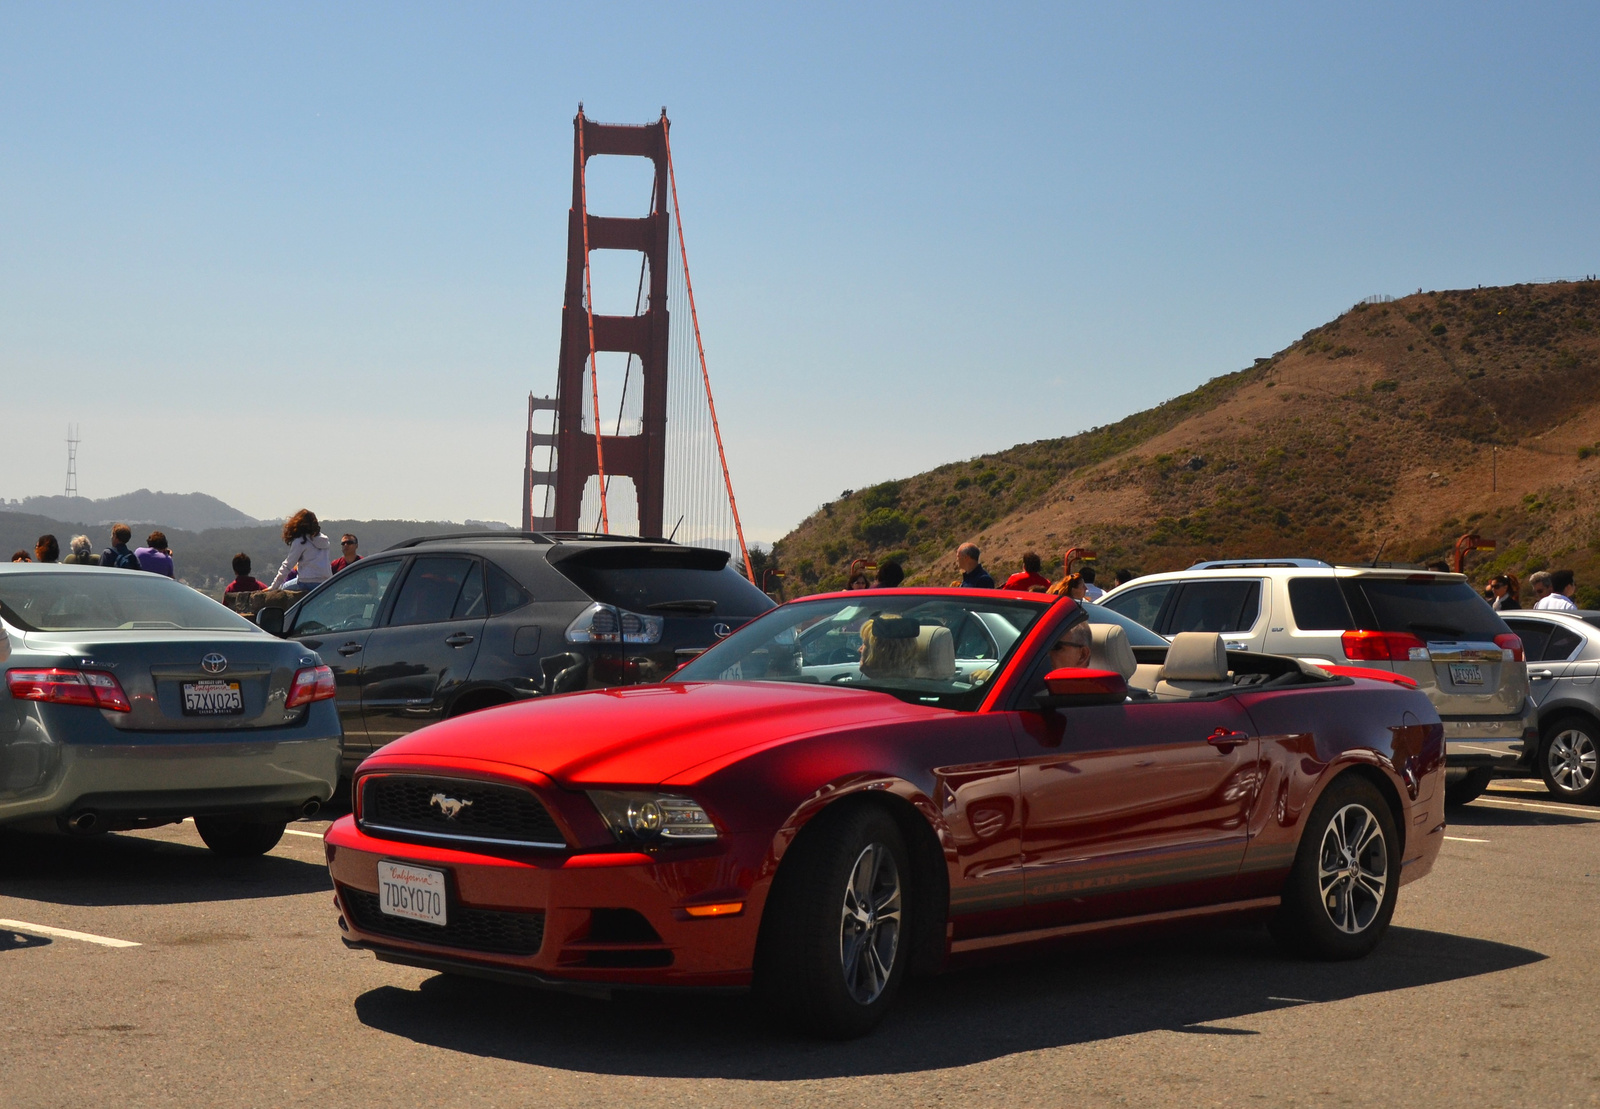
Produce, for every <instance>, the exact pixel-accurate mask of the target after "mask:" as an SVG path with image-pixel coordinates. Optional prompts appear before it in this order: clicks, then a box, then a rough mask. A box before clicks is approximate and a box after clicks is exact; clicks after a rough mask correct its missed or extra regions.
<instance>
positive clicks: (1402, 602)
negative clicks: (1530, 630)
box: [1356, 577, 1506, 640]
mask: <svg viewBox="0 0 1600 1109" xmlns="http://www.w3.org/2000/svg"><path fill="white" fill-rule="evenodd" d="M1356 584H1357V586H1358V587H1359V589H1360V590H1361V593H1362V594H1363V595H1364V596H1365V597H1366V599H1367V601H1368V603H1370V604H1371V605H1372V614H1373V618H1374V619H1375V621H1376V623H1377V627H1376V628H1375V629H1374V630H1376V631H1397V632H1411V633H1412V634H1414V635H1416V636H1418V637H1419V638H1421V639H1423V640H1440V639H1493V638H1494V637H1495V636H1497V635H1500V634H1502V633H1503V632H1505V631H1506V625H1505V622H1504V621H1503V620H1501V619H1500V617H1498V616H1496V615H1495V613H1494V610H1493V609H1491V608H1490V607H1489V605H1488V604H1487V603H1486V602H1485V601H1484V599H1483V598H1482V597H1480V596H1478V594H1477V592H1476V591H1475V590H1474V589H1473V588H1472V587H1471V586H1470V585H1468V584H1467V583H1466V582H1464V581H1448V580H1445V579H1439V578H1420V577H1419V578H1411V579H1407V578H1358V579H1356Z"/></svg>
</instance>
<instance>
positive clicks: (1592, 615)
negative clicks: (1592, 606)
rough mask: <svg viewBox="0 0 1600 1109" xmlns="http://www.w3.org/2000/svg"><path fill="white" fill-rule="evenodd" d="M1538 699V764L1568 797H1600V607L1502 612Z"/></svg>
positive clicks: (1553, 788) (1590, 800)
mask: <svg viewBox="0 0 1600 1109" xmlns="http://www.w3.org/2000/svg"><path fill="white" fill-rule="evenodd" d="M1500 616H1501V617H1502V618H1503V619H1504V620H1505V622H1506V624H1507V626H1509V627H1510V628H1511V630H1512V631H1514V632H1516V633H1517V635H1518V636H1519V637H1520V638H1521V639H1522V647H1523V650H1524V651H1525V652H1526V653H1527V657H1528V678H1529V679H1530V680H1531V681H1532V683H1533V697H1534V700H1535V701H1537V702H1538V704H1539V747H1538V753H1537V754H1536V756H1535V758H1534V768H1535V769H1536V770H1538V772H1539V776H1540V777H1541V778H1543V779H1544V784H1545V785H1546V786H1547V787H1548V788H1549V790H1550V792H1551V793H1553V794H1555V795H1556V796H1557V797H1560V798H1561V799H1562V800H1564V801H1575V802H1578V803H1580V804H1585V805H1592V804H1596V803H1600V612H1546V611H1545V610H1543V609H1524V610H1521V611H1511V612H1502V613H1501V614H1500Z"/></svg>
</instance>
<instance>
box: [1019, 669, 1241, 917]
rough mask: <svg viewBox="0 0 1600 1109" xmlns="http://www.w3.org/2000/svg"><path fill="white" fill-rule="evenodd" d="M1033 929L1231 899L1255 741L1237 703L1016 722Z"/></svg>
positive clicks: (1142, 704) (1123, 708)
mask: <svg viewBox="0 0 1600 1109" xmlns="http://www.w3.org/2000/svg"><path fill="white" fill-rule="evenodd" d="M1013 720H1014V724H1015V728H1016V733H1017V742H1018V745H1019V754H1020V756H1021V779H1022V780H1021V787H1022V797H1023V810H1024V811H1023V832H1022V834H1023V875H1024V889H1025V891H1026V897H1027V902H1028V906H1029V915H1030V916H1031V917H1032V919H1033V921H1034V926H1035V927H1048V926H1052V925H1059V924H1074V923H1079V922H1082V921H1090V920H1104V919H1109V918H1113V917H1120V916H1132V915H1137V914H1140V913H1151V912H1162V911H1166V910H1171V909H1182V908H1187V907H1190V906H1195V905H1204V904H1210V903H1215V902H1221V901H1227V900H1230V899H1231V898H1232V897H1233V896H1234V891H1235V889H1236V886H1237V879H1238V873H1239V865H1240V862H1241V860H1242V859H1243V857H1244V850H1245V844H1246V841H1247V833H1248V827H1249V825H1248V817H1249V813H1250V809H1251V805H1252V803H1253V802H1254V799H1255V796H1256V789H1257V784H1258V780H1259V769H1258V766H1257V759H1258V757H1259V753H1260V751H1259V749H1260V742H1259V739H1258V738H1257V736H1256V734H1255V727H1254V725H1253V724H1252V723H1251V721H1250V718H1249V715H1248V714H1247V713H1246V712H1245V711H1244V708H1243V706H1241V705H1240V704H1239V702H1238V701H1237V700H1236V699H1234V698H1233V697H1224V698H1220V699H1200V700H1181V701H1154V700H1150V701H1138V700H1136V701H1131V702H1128V703H1126V704H1120V705H1104V706H1093V707H1074V708H1066V709H1056V710H1037V711H1027V710H1025V711H1021V712H1017V713H1014V714H1013Z"/></svg>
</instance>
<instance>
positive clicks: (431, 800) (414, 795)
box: [361, 774, 567, 848]
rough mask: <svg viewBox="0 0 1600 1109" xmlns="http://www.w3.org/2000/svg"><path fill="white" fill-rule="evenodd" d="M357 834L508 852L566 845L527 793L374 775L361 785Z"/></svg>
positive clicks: (477, 784)
mask: <svg viewBox="0 0 1600 1109" xmlns="http://www.w3.org/2000/svg"><path fill="white" fill-rule="evenodd" d="M361 829H362V831H364V832H366V833H367V834H369V835H375V836H379V837H383V836H385V835H388V836H404V837H411V836H416V837H419V838H421V839H425V840H475V841H477V842H480V843H486V844H497V845H501V846H507V847H546V848H563V847H565V846H566V845H567V844H566V839H565V837H563V836H562V834H561V830H560V829H559V828H557V827H556V822H555V821H554V820H552V819H551V818H550V813H549V811H548V810H547V809H546V808H545V807H544V805H543V804H541V803H540V801H539V799H538V798H537V797H535V796H534V795H533V792H532V791H531V790H527V789H523V788H522V787H520V786H507V785H497V784H495V783H492V782H476V781H470V780H468V779H464V778H432V777H425V776H422V775H411V774H375V775H373V776H371V777H369V778H367V779H365V781H364V783H363V785H362V791H361Z"/></svg>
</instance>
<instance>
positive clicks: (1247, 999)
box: [355, 928, 1545, 1081]
mask: <svg viewBox="0 0 1600 1109" xmlns="http://www.w3.org/2000/svg"><path fill="white" fill-rule="evenodd" d="M1544 958H1545V956H1544V955H1542V954H1540V953H1539V952H1537V951H1530V950H1528V949H1526V948H1520V947H1512V946H1510V945H1508V944H1502V943H1495V942H1492V941H1489V940H1481V939H1473V938H1470V937H1466V936H1455V935H1450V934H1448V933H1443V932H1430V931H1421V930H1418V929H1411V928H1394V929H1391V930H1390V932H1389V935H1388V937H1387V938H1386V939H1385V940H1384V942H1383V944H1382V945H1381V946H1380V947H1379V949H1378V950H1377V951H1376V952H1374V953H1373V954H1372V955H1370V956H1368V957H1367V958H1366V959H1362V960H1359V961H1356V962H1347V963H1310V962H1299V961H1295V960H1291V959H1288V958H1285V957H1283V956H1282V955H1280V954H1278V953H1277V951H1276V950H1275V949H1274V947H1273V944H1272V941H1271V940H1270V938H1269V937H1268V936H1267V934H1266V932H1265V930H1262V929H1248V928H1234V929H1218V930H1215V931H1207V932H1201V933H1198V934H1189V935H1183V936H1176V937H1167V938H1164V939H1163V938H1156V939H1155V940H1154V941H1153V942H1152V941H1151V940H1150V939H1149V938H1148V937H1147V938H1146V939H1144V940H1141V941H1126V942H1123V943H1121V944H1119V945H1116V946H1111V947H1100V948H1097V949H1089V950H1088V951H1085V950H1081V949H1080V950H1078V951H1077V952H1076V953H1068V952H1060V953H1055V954H1051V955H1047V956H1045V957H1042V958H1041V957H1034V958H1031V959H1018V960H1016V961H1012V962H1006V963H1001V964H998V965H991V966H988V967H983V968H974V969H970V970H964V971H959V972H956V973H951V974H947V975H943V976H940V977H937V978H929V979H921V980H917V981H913V982H911V983H910V984H909V985H908V988H907V989H906V990H905V992H903V993H902V994H901V996H900V998H899V999H898V1001H897V1003H896V1008H895V1010H894V1011H892V1012H891V1013H890V1014H889V1016H888V1018H887V1020H886V1021H885V1022H884V1024H883V1025H882V1026H881V1027H880V1028H879V1029H878V1030H877V1031H876V1032H874V1033H873V1034H872V1035H870V1036H867V1037H865V1038H863V1039H860V1040H856V1041H853V1042H849V1043H827V1042H819V1041H813V1040H805V1039H799V1038H796V1037H795V1036H793V1035H790V1034H788V1033H786V1032H784V1031H783V1030H782V1029H778V1028H774V1027H773V1026H772V1025H771V1024H770V1023H768V1022H767V1021H765V1020H764V1019H763V1018H762V1014H761V1013H760V1012H759V1011H758V1010H757V1009H756V1008H755V1006H754V1003H753V1002H752V1001H750V1000H749V999H748V998H745V997H742V996H727V995H720V996H719V995H693V994H690V995H684V996H670V997H669V996H668V995H662V994H654V995H649V994H646V995H632V994H619V995H618V999H617V1000H616V1001H612V1002H606V1001H598V1000H591V999H587V998H581V997H573V996H568V995H565V994H557V993H546V992H540V991H535V990H531V989H521V988H518V987H515V986H507V985H501V984H497V983H489V982H482V981H478V980H475V979H468V978H459V977H454V976H447V975H439V976H436V977H433V978H430V979H428V980H426V981H424V982H423V983H422V984H421V986H420V987H419V988H417V989H414V990H409V989H403V988H400V987H397V986H385V987H380V988H378V989H375V990H370V991H368V992H367V993H365V994H362V995H361V996H360V997H358V998H356V1000H355V1010H356V1015H357V1016H358V1018H359V1019H360V1020H361V1021H362V1023H364V1024H366V1025H367V1026H369V1027H371V1028H375V1029H378V1030H380V1031H384V1032H388V1033H390V1034H392V1035H396V1036H402V1037H404V1038H406V1039H409V1040H413V1041H415V1042H417V1043H423V1044H429V1045H432V1046H435V1047H440V1048H444V1049H447V1050H451V1051H459V1052H463V1053H466V1054H470V1055H479V1056H486V1057H492V1058H498V1059H505V1060H509V1061H512V1062H518V1063H528V1064H532V1065H536V1066H541V1067H554V1068H559V1069H562V1070H572V1071H582V1072H589V1073H596V1074H612V1075H631V1076H640V1077H660V1078H724V1079H738V1080H746V1081H765V1080H770V1081H787V1080H793V1079H817V1078H838V1077H848V1076H860V1075H871V1074H896V1073H908V1072H916V1071H926V1070H935V1069H941V1068H945V1067H957V1066H964V1065H967V1064H971V1063H977V1062H983V1061H985V1060H989V1059H994V1058H998V1057H1001V1056H1005V1055H1011V1054H1015V1053H1017V1052H1024V1051H1037V1050H1041V1049H1044V1048H1052V1047H1061V1046H1065V1045H1070V1044H1081V1043H1092V1042H1095V1041H1099V1040H1106V1039H1111V1038H1113V1037H1117V1036H1127V1035H1133V1034H1136V1033H1140V1032H1150V1031H1158V1030H1168V1031H1172V1032H1176V1033H1183V1034H1194V1035H1220V1036H1241V1035H1255V1034H1256V1033H1254V1032H1252V1031H1250V1030H1249V1029H1239V1028H1228V1027H1216V1026H1215V1025H1216V1022H1219V1021H1233V1020H1238V1019H1241V1018H1248V1017H1250V1016H1252V1015H1255V1014H1259V1013H1265V1012H1270V1011H1273V1010H1277V1009H1286V1008H1293V1007H1296V1006H1301V1005H1308V1004H1319V1003H1324V1002H1329V1001H1339V1000H1343V999H1346V998H1352V997H1360V996H1363V995H1367V994H1376V993H1384V992H1388V991H1391V990H1402V989H1410V988H1412V987H1415V986H1427V985H1433V984H1436V983H1440V982H1450V981H1454V980H1457V979H1463V978H1471V977H1474V976H1477V975H1483V974H1493V973H1495V972H1497V971H1502V970H1508V969H1511V968H1513V967H1519V966H1524V965H1526V964H1529V963H1534V962H1538V961H1539V960H1541V959H1544ZM647 1013H648V1014H655V1016H653V1017H644V1018H643V1019H641V1014H647Z"/></svg>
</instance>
